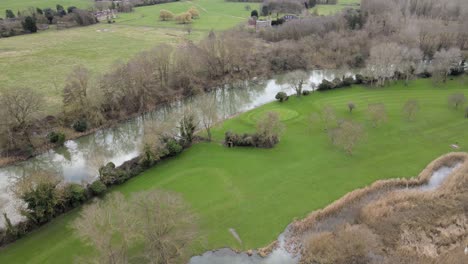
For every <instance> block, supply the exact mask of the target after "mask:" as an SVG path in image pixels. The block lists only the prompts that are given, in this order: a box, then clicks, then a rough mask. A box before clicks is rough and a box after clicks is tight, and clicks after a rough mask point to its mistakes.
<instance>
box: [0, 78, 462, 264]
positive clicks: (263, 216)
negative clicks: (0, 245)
mask: <svg viewBox="0 0 468 264" xmlns="http://www.w3.org/2000/svg"><path fill="white" fill-rule="evenodd" d="M455 92H463V93H465V94H468V83H467V80H466V77H465V79H461V78H457V79H455V80H451V81H449V82H448V83H447V84H446V86H445V87H444V88H435V87H433V86H432V82H431V80H429V79H421V80H416V81H412V82H411V83H410V85H409V86H408V87H406V86H404V85H403V84H402V83H400V82H399V83H395V84H392V85H389V86H388V87H385V88H366V87H362V86H354V87H352V88H345V89H339V90H333V91H329V92H323V93H319V92H316V93H313V94H312V95H310V96H308V97H302V98H296V97H292V98H291V99H290V100H289V101H287V102H285V103H278V102H273V103H270V104H267V105H265V106H262V107H259V108H256V109H254V110H252V111H250V112H247V113H244V114H242V115H240V116H238V117H236V118H233V119H230V120H227V121H225V122H223V123H221V124H220V125H219V126H217V127H216V129H215V132H214V137H215V140H214V142H213V143H200V144H196V145H194V146H193V147H192V148H190V149H189V150H187V151H186V152H185V153H183V154H182V155H180V156H178V157H177V158H174V159H172V160H168V161H165V162H163V163H161V164H159V165H158V166H156V167H154V168H153V169H150V170H148V171H146V172H145V173H143V174H142V175H140V176H138V177H135V178H133V179H132V180H130V181H129V182H127V183H125V184H123V185H121V186H118V187H116V188H113V191H119V192H122V193H124V194H130V193H133V192H137V191H141V190H147V189H154V188H162V189H167V190H173V191H176V192H179V193H182V194H183V196H184V198H185V199H186V200H187V201H188V202H189V203H190V204H191V206H192V207H193V209H194V211H195V212H196V213H198V215H199V216H200V225H201V230H202V233H203V235H204V236H205V237H206V243H204V244H203V245H202V246H199V247H197V249H196V253H201V252H203V251H204V250H210V249H214V248H220V247H226V246H228V247H233V248H237V249H242V250H245V249H249V248H257V247H261V246H265V245H267V244H268V243H269V242H271V241H273V240H274V239H275V238H276V237H277V236H278V234H280V233H281V232H282V231H283V230H284V228H285V227H286V226H287V225H288V223H290V222H291V221H292V220H293V219H294V218H302V217H304V216H306V215H307V214H308V213H309V212H311V211H313V210H316V209H319V208H322V207H324V206H326V205H327V204H330V203H331V202H333V201H334V200H336V199H338V198H339V197H341V196H343V195H344V194H345V193H347V192H350V191H352V190H354V189H356V188H359V187H363V186H366V185H369V184H370V183H372V182H374V181H376V180H378V179H386V178H402V177H404V178H408V177H413V176H417V175H418V174H419V172H420V171H421V170H422V169H423V168H424V167H425V166H426V165H427V164H428V163H429V162H430V161H432V160H433V159H435V158H437V157H439V156H440V155H442V154H444V153H447V152H450V151H452V149H451V147H450V145H451V144H454V143H457V144H458V145H459V146H460V147H461V150H462V151H466V149H467V147H468V122H467V119H465V118H464V112H463V110H462V109H459V110H455V109H453V108H450V107H449V106H448V104H447V97H448V96H449V95H450V94H452V93H455ZM408 99H417V100H418V101H419V105H420V111H419V113H418V115H417V117H416V119H415V121H407V120H406V119H405V118H403V116H402V107H403V105H404V103H405V102H406V100H408ZM351 101H352V102H353V103H354V104H355V105H356V109H355V110H354V111H353V113H349V112H348V109H347V104H348V102H351ZM371 103H384V104H385V106H386V109H387V112H388V122H387V123H385V124H383V125H381V126H379V127H377V128H374V127H372V125H371V124H370V121H369V120H368V118H367V114H366V109H367V105H368V104H371ZM326 105H330V106H332V107H334V108H335V109H336V113H337V115H338V116H339V117H340V118H343V119H351V120H355V121H358V122H361V123H363V124H364V126H365V129H366V132H367V137H366V140H365V141H364V142H363V143H362V144H360V145H359V146H358V147H357V148H356V150H355V153H354V155H353V156H350V155H347V154H345V153H344V152H343V151H341V150H339V149H337V148H335V147H333V146H332V145H331V143H330V141H329V139H328V137H327V135H326V133H325V132H324V131H323V127H322V126H321V125H320V124H316V125H315V126H311V125H310V122H309V119H310V115H311V113H318V112H319V111H320V110H321V109H323V107H324V106H326ZM268 111H276V112H279V113H280V114H281V117H282V119H283V122H284V124H285V125H286V130H285V133H284V135H283V136H282V138H281V142H280V143H279V144H278V145H277V146H276V147H275V148H273V149H251V148H233V149H228V148H226V147H223V146H222V145H221V144H220V142H221V141H222V139H223V134H224V132H225V131H227V130H232V131H235V132H240V133H242V132H249V131H253V130H254V129H255V120H257V119H258V117H259V116H261V115H263V114H265V113H266V112H268ZM78 212H79V209H78V210H75V211H73V212H71V213H68V214H66V215H64V216H62V217H59V218H58V219H56V220H54V221H52V222H51V223H49V224H48V225H46V226H44V227H43V228H41V229H39V230H37V231H36V232H34V233H33V234H31V235H29V236H28V237H26V238H24V239H21V240H19V241H17V242H15V243H14V244H12V245H10V246H9V247H7V248H5V249H3V250H1V251H0V263H71V262H72V261H73V257H74V256H76V255H79V254H89V252H90V248H88V247H87V246H85V245H83V244H82V243H81V242H80V241H78V240H77V238H76V237H75V236H74V235H73V233H72V230H71V229H70V227H69V226H70V224H71V222H72V221H73V219H74V218H75V217H76V216H77V214H78ZM229 228H234V229H235V230H236V231H237V233H238V234H239V235H240V237H241V239H242V241H243V245H239V244H238V242H237V241H236V240H235V239H234V238H233V237H232V236H231V234H230V233H229V231H228V229H229Z"/></svg>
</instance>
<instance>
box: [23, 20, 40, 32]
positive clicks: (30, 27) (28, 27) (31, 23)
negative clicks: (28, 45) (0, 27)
mask: <svg viewBox="0 0 468 264" xmlns="http://www.w3.org/2000/svg"><path fill="white" fill-rule="evenodd" d="M21 24H22V25H23V29H24V30H25V31H29V32H31V33H36V32H37V25H36V19H34V18H32V17H30V16H27V17H26V18H25V19H24V21H23V22H22V23H21Z"/></svg>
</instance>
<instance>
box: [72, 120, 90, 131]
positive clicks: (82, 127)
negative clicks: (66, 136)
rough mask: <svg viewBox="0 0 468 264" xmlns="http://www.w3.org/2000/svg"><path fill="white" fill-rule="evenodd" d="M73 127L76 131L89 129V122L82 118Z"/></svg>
mask: <svg viewBox="0 0 468 264" xmlns="http://www.w3.org/2000/svg"><path fill="white" fill-rule="evenodd" d="M72 127H73V129H74V130H75V131H76V132H80V133H81V132H85V131H86V129H88V122H86V120H83V119H80V120H77V121H75V123H73V125H72Z"/></svg>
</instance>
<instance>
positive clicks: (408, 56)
mask: <svg viewBox="0 0 468 264" xmlns="http://www.w3.org/2000/svg"><path fill="white" fill-rule="evenodd" d="M400 56H401V62H400V65H398V69H399V70H400V71H401V73H403V74H404V76H405V85H406V86H407V85H408V82H409V80H410V79H412V78H413V77H414V75H415V74H417V73H418V69H419V68H420V67H419V65H420V64H421V63H422V62H423V53H422V51H421V50H420V49H419V48H407V47H401V50H400Z"/></svg>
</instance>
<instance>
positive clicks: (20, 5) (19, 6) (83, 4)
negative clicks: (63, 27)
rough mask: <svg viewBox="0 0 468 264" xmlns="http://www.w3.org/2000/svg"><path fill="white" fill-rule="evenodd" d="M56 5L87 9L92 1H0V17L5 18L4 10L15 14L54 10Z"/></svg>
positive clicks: (92, 3) (91, 4)
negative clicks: (31, 8)
mask: <svg viewBox="0 0 468 264" xmlns="http://www.w3.org/2000/svg"><path fill="white" fill-rule="evenodd" d="M57 4H60V5H62V6H63V7H65V8H67V7H69V6H76V7H78V8H87V7H92V6H93V5H94V0H1V1H0V17H5V10H6V9H11V10H12V11H13V12H14V13H15V14H16V13H17V12H18V11H23V10H27V9H28V8H30V7H34V8H37V7H38V8H41V9H44V8H47V7H49V8H52V9H55V7H56V6H57Z"/></svg>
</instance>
